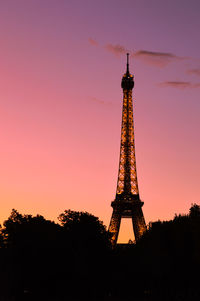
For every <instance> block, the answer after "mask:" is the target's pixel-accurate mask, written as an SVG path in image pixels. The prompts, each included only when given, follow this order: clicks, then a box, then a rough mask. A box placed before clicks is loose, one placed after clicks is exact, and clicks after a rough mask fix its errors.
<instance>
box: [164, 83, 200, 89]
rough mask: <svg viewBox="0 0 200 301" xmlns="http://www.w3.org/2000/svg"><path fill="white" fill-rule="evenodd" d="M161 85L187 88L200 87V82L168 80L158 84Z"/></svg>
mask: <svg viewBox="0 0 200 301" xmlns="http://www.w3.org/2000/svg"><path fill="white" fill-rule="evenodd" d="M158 85H159V86H160V87H171V88H177V89H185V88H200V83H195V84H194V83H191V82H184V81H166V82H162V83H159V84H158Z"/></svg>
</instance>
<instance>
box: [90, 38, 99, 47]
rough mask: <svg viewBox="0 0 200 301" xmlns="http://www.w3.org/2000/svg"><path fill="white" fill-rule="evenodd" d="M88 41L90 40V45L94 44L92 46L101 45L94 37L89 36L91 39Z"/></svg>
mask: <svg viewBox="0 0 200 301" xmlns="http://www.w3.org/2000/svg"><path fill="white" fill-rule="evenodd" d="M88 42H89V43H90V45H92V46H98V45H99V43H98V42H97V41H96V40H94V39H92V38H89V39H88Z"/></svg>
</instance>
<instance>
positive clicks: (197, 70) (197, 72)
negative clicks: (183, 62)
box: [186, 68, 200, 76]
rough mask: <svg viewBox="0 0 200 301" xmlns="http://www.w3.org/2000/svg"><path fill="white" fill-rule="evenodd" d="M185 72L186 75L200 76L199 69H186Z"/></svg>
mask: <svg viewBox="0 0 200 301" xmlns="http://www.w3.org/2000/svg"><path fill="white" fill-rule="evenodd" d="M186 72H187V74H192V75H197V76H200V68H196V69H188V70H187V71H186Z"/></svg>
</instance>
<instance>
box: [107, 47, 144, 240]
mask: <svg viewBox="0 0 200 301" xmlns="http://www.w3.org/2000/svg"><path fill="white" fill-rule="evenodd" d="M121 87H122V89H123V112H122V128H121V146H120V160H119V172H118V181H117V193H116V197H115V200H114V201H113V202H112V203H111V206H112V207H113V213H112V217H111V221H110V226H109V231H110V233H111V234H112V238H111V239H112V244H113V245H115V244H116V243H117V238H118V234H119V228H120V223H121V218H132V222H133V231H134V234H135V240H136V241H137V240H138V239H139V238H140V237H141V236H142V234H143V233H144V231H145V230H146V224H145V220H144V216H143V212H142V206H143V204H144V203H143V202H142V201H141V200H140V196H139V190H138V181H137V172H136V160H135V142H134V126H133V101H132V89H133V87H134V80H133V75H131V74H130V73H129V54H128V53H127V70H126V73H125V74H124V76H123V77H122V82H121Z"/></svg>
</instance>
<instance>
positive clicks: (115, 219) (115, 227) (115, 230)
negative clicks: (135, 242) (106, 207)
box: [108, 209, 121, 246]
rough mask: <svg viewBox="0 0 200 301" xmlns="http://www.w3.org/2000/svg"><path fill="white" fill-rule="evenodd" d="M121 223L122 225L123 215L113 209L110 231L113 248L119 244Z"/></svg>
mask: <svg viewBox="0 0 200 301" xmlns="http://www.w3.org/2000/svg"><path fill="white" fill-rule="evenodd" d="M120 223H121V214H120V212H119V211H118V210H117V209H113V213H112V217H111V221H110V226H109V229H108V230H109V232H110V233H111V234H112V237H111V243H112V245H113V246H115V245H116V243H117V238H118V234H119V228H120Z"/></svg>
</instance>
